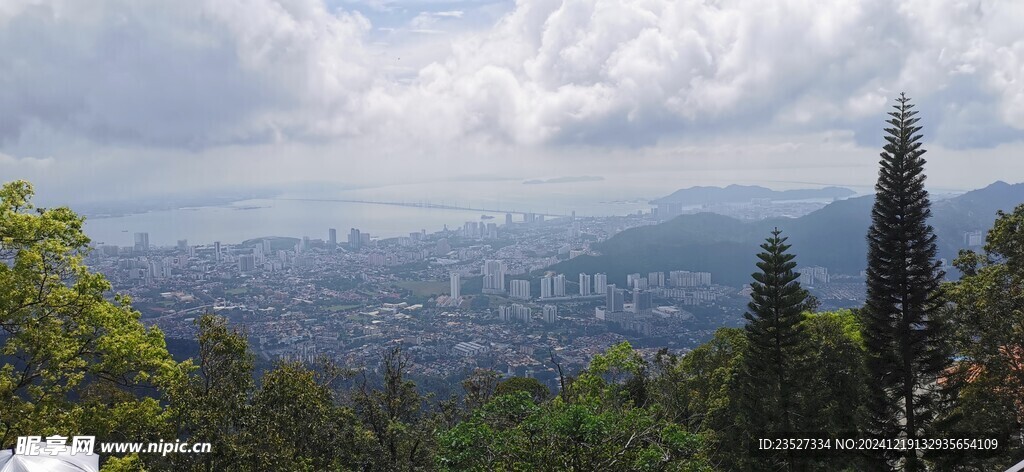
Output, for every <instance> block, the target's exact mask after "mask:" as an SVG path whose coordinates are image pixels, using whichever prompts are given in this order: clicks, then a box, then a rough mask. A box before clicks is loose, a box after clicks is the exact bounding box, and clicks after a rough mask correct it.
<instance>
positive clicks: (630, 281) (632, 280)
mask: <svg viewBox="0 0 1024 472" xmlns="http://www.w3.org/2000/svg"><path fill="white" fill-rule="evenodd" d="M637 280H640V274H629V275H627V276H626V288H630V289H632V288H635V287H636V281H637Z"/></svg>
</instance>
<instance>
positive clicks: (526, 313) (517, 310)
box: [498, 303, 531, 323]
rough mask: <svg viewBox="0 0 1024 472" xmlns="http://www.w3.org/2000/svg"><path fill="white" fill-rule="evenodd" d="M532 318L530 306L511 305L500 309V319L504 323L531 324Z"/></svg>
mask: <svg viewBox="0 0 1024 472" xmlns="http://www.w3.org/2000/svg"><path fill="white" fill-rule="evenodd" d="M530 318H531V310H530V307H528V306H523V305H520V304H518V303H513V304H511V305H502V306H500V307H498V319H499V320H501V321H503V322H509V321H520V322H523V323H529V322H530Z"/></svg>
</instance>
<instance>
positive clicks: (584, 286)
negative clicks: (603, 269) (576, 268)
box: [580, 274, 591, 297]
mask: <svg viewBox="0 0 1024 472" xmlns="http://www.w3.org/2000/svg"><path fill="white" fill-rule="evenodd" d="M590 292H591V286H590V275H588V274H580V296H583V297H586V296H588V295H590Z"/></svg>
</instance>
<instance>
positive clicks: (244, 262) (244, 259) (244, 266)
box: [238, 254, 256, 272]
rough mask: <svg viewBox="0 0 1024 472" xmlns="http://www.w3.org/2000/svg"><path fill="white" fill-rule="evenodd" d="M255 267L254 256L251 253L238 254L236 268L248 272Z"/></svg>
mask: <svg viewBox="0 0 1024 472" xmlns="http://www.w3.org/2000/svg"><path fill="white" fill-rule="evenodd" d="M255 268H256V258H255V257H253V255H252V254H243V255H241V256H238V270H239V271H242V272H249V271H250V270H253V269H255Z"/></svg>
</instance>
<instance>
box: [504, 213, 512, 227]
mask: <svg viewBox="0 0 1024 472" xmlns="http://www.w3.org/2000/svg"><path fill="white" fill-rule="evenodd" d="M505 225H506V226H512V214H511V213H505Z"/></svg>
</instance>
